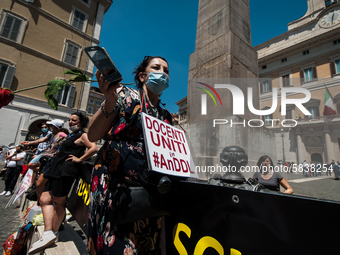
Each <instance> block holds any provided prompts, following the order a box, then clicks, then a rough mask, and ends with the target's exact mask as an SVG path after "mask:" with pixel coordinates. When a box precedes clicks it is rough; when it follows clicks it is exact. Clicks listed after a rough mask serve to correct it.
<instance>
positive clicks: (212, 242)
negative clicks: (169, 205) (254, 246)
mask: <svg viewBox="0 0 340 255" xmlns="http://www.w3.org/2000/svg"><path fill="white" fill-rule="evenodd" d="M180 232H184V233H185V234H186V235H187V236H188V237H189V238H190V237H191V229H190V228H189V227H188V226H187V225H185V224H184V223H178V224H177V225H176V226H175V227H174V230H173V240H174V245H175V247H176V249H177V251H178V253H179V254H180V255H188V252H187V250H186V249H185V247H184V245H183V243H182V242H181V240H180V239H179V233H180ZM209 247H211V248H213V249H215V250H216V251H217V252H218V254H220V255H224V248H223V246H222V244H220V243H219V242H218V241H217V240H216V239H215V238H213V237H211V236H204V237H202V238H201V239H200V240H199V241H198V242H197V244H196V247H195V250H194V255H203V253H204V251H205V250H206V249H207V248H209ZM230 255H242V253H241V252H239V251H238V250H235V249H233V248H231V249H230Z"/></svg>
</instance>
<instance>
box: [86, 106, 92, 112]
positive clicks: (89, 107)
mask: <svg viewBox="0 0 340 255" xmlns="http://www.w3.org/2000/svg"><path fill="white" fill-rule="evenodd" d="M87 113H88V114H93V107H92V106H88V107H87Z"/></svg>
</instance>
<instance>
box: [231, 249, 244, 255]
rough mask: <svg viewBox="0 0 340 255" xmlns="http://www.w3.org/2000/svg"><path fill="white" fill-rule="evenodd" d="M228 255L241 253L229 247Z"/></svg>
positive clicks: (239, 254)
mask: <svg viewBox="0 0 340 255" xmlns="http://www.w3.org/2000/svg"><path fill="white" fill-rule="evenodd" d="M230 255H242V253H241V252H239V251H238V250H235V249H233V248H231V249H230Z"/></svg>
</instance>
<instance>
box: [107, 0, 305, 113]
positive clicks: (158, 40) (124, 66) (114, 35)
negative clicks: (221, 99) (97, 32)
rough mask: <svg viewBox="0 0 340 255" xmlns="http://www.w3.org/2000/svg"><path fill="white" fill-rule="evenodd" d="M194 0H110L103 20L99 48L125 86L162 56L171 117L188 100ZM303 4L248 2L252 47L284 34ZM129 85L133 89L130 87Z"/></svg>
mask: <svg viewBox="0 0 340 255" xmlns="http://www.w3.org/2000/svg"><path fill="white" fill-rule="evenodd" d="M198 2H199V1H198V0H181V1H179V0H167V1H164V0H163V1H162V0H158V1H156V0H144V1H141V0H113V4H112V5H111V7H110V9H109V10H108V12H107V13H106V14H105V15H104V21H103V27H102V32H101V36H100V46H102V47H104V48H105V49H106V50H107V51H108V53H109V55H110V56H111V58H112V60H113V62H114V63H115V64H116V66H117V68H118V70H119V71H120V73H121V74H122V75H123V77H124V80H123V82H125V83H130V82H133V76H132V75H131V73H132V71H133V69H134V68H135V67H136V66H137V65H138V64H139V63H140V62H141V60H142V59H143V57H144V56H155V55H156V56H163V57H165V58H166V59H167V61H168V63H169V68H170V87H169V88H168V89H167V90H165V91H164V93H163V95H162V97H161V99H162V102H163V103H166V108H167V109H168V110H169V111H170V112H177V111H178V106H177V105H176V104H175V103H176V102H177V101H179V100H180V99H182V98H183V97H185V96H186V95H187V85H188V70H189V56H190V54H192V53H193V52H194V51H195V39H196V25H197V13H198ZM306 11H307V0H285V1H278V0H275V1H273V0H272V1H270V0H250V18H251V30H252V32H251V34H252V44H253V46H255V45H258V44H260V43H262V42H265V41H267V40H269V39H271V38H273V37H275V36H277V35H280V34H282V33H284V32H286V31H287V24H288V23H289V22H291V21H293V20H296V19H298V18H300V17H302V16H303V15H304V14H305V13H306ZM132 86H134V85H132Z"/></svg>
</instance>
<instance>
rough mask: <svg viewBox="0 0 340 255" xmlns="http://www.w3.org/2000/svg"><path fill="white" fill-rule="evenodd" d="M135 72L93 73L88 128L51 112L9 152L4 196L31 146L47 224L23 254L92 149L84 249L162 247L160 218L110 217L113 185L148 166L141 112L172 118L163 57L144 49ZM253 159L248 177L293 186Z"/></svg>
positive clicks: (96, 254) (59, 216)
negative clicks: (131, 80)
mask: <svg viewBox="0 0 340 255" xmlns="http://www.w3.org/2000/svg"><path fill="white" fill-rule="evenodd" d="M133 73H134V75H135V83H136V85H137V89H132V88H130V87H126V86H122V85H121V84H119V83H118V84H111V83H110V82H108V81H106V80H105V77H104V76H103V74H102V73H100V72H99V71H97V72H96V78H97V80H98V84H99V88H100V90H101V91H102V93H103V94H104V96H105V99H104V101H103V103H102V104H101V107H100V109H99V110H98V111H97V112H96V113H95V114H94V116H93V118H92V119H91V122H90V124H89V127H88V133H86V132H85V128H87V125H88V122H89V120H88V118H87V117H86V116H85V115H84V114H83V113H80V112H75V113H73V114H71V116H70V118H69V122H68V126H69V130H70V131H69V130H67V129H65V128H63V124H64V123H63V121H62V120H59V119H54V120H52V121H49V122H46V123H43V124H42V125H41V135H40V137H39V139H37V140H35V141H24V142H23V143H22V144H20V145H18V146H17V147H16V148H15V149H12V150H10V151H8V152H7V154H6V160H7V173H6V180H5V183H6V187H5V190H4V191H3V192H2V193H1V194H0V195H6V196H9V195H11V194H12V192H13V189H14V185H15V183H16V181H17V178H18V176H19V174H20V172H21V171H20V167H22V165H23V163H24V159H25V156H26V153H25V151H24V146H25V147H27V148H28V149H29V150H30V151H32V146H35V147H36V150H35V153H34V155H33V156H32V157H31V158H30V161H29V163H28V167H29V168H30V169H32V170H33V173H34V174H33V177H32V182H31V185H30V187H29V190H28V191H31V190H33V189H34V187H35V188H36V193H37V197H38V202H39V204H40V205H41V207H42V212H43V217H44V228H45V229H44V233H43V234H42V236H41V238H40V239H39V240H38V241H37V242H35V243H34V244H33V245H32V246H31V248H30V250H29V252H28V254H34V253H37V252H39V251H41V250H42V249H44V248H46V247H47V246H49V245H51V244H52V243H54V242H55V241H56V240H57V237H58V230H59V228H60V226H61V223H62V221H63V219H64V216H65V203H66V199H67V195H68V193H69V191H70V189H71V186H72V184H73V182H74V180H75V179H76V178H77V177H78V176H79V172H80V171H81V167H80V164H81V163H82V162H84V161H86V160H87V159H89V158H91V157H92V156H93V155H94V154H97V157H96V163H95V165H94V167H93V170H92V176H91V194H90V198H91V199H90V204H89V212H88V217H89V219H88V251H87V253H88V254H91V255H100V254H137V253H138V252H140V254H160V248H159V247H160V245H159V244H160V232H161V226H162V217H155V218H149V219H144V220H143V219H142V220H141V221H139V222H138V224H137V223H136V222H130V223H125V224H120V225H119V226H117V225H115V223H114V220H113V219H114V217H115V215H116V214H115V208H114V201H116V200H117V199H119V198H117V197H116V196H117V193H119V192H117V191H118V190H119V189H120V188H121V187H126V186H129V185H130V184H131V183H139V182H140V179H139V175H140V174H141V173H142V172H143V170H144V169H145V167H146V162H147V160H146V156H145V155H146V153H145V144H144V139H143V138H144V137H143V129H142V124H141V115H142V113H146V114H148V115H151V116H154V117H156V118H158V119H160V120H162V121H164V122H166V123H169V124H171V123H172V116H171V115H170V113H169V112H168V111H167V110H166V109H164V108H162V107H161V103H160V95H161V94H162V92H163V91H164V90H165V89H166V88H167V87H168V86H169V66H168V62H167V61H166V60H165V59H164V58H162V57H159V56H156V57H152V56H147V57H145V58H144V59H143V60H142V62H141V63H140V64H139V65H138V66H137V67H136V69H135V70H134V72H133ZM99 139H105V144H104V145H103V146H102V148H101V149H100V151H99V152H98V148H97V146H96V144H95V143H94V142H96V141H97V140H99ZM0 153H1V152H0ZM332 164H333V162H332ZM334 165H336V164H335V163H334V164H333V171H334V173H335V170H334ZM257 166H258V168H259V170H260V171H259V172H257V173H255V174H254V176H253V177H254V179H257V180H258V182H259V183H260V184H262V185H263V186H264V187H266V188H268V189H270V190H274V191H280V188H281V187H282V188H283V189H284V192H285V193H289V194H291V193H293V189H292V187H291V186H290V185H289V183H288V182H287V180H286V179H285V178H284V177H283V176H282V174H281V173H279V172H275V171H272V170H271V169H273V167H274V164H273V161H272V159H271V158H270V157H269V156H267V155H264V156H261V157H260V158H259V160H258V163H257ZM337 169H338V170H339V167H338V168H337ZM337 179H339V174H338V175H337Z"/></svg>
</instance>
